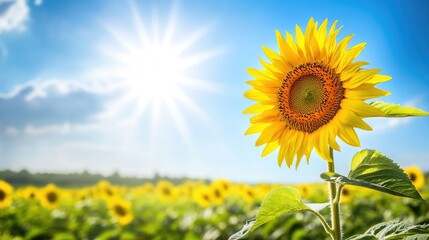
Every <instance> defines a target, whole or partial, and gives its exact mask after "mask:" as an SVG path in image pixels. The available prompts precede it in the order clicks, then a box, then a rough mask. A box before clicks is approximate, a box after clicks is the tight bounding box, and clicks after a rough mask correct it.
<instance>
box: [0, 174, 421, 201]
mask: <svg viewBox="0 0 429 240" xmlns="http://www.w3.org/2000/svg"><path fill="white" fill-rule="evenodd" d="M416 179H417V176H416V174H414V173H410V180H411V181H412V182H415V181H416ZM0 199H1V198H0Z"/></svg>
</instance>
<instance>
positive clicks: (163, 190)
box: [162, 188, 171, 196]
mask: <svg viewBox="0 0 429 240" xmlns="http://www.w3.org/2000/svg"><path fill="white" fill-rule="evenodd" d="M162 193H163V194H164V195H166V196H170V194H171V191H170V189H168V188H163V189H162Z"/></svg>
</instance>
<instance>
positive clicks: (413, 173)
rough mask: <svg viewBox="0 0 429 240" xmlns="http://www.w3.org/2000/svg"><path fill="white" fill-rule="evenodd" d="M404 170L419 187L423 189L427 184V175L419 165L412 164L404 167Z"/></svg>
mask: <svg viewBox="0 0 429 240" xmlns="http://www.w3.org/2000/svg"><path fill="white" fill-rule="evenodd" d="M404 172H405V173H406V174H407V175H408V177H409V178H410V180H411V182H413V184H414V186H415V187H416V188H417V189H421V188H422V187H423V186H424V185H425V175H424V174H423V172H422V170H420V168H419V167H417V166H415V165H412V166H410V167H408V168H405V169H404Z"/></svg>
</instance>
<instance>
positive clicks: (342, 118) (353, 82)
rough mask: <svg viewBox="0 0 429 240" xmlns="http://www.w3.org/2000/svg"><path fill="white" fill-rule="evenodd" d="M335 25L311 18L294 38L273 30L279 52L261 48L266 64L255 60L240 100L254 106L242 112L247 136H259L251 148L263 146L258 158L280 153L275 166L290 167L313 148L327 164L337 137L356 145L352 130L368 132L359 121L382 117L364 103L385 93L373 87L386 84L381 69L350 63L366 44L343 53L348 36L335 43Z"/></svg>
mask: <svg viewBox="0 0 429 240" xmlns="http://www.w3.org/2000/svg"><path fill="white" fill-rule="evenodd" d="M336 25H337V21H335V22H334V23H333V24H332V26H331V27H330V28H329V30H328V20H327V19H325V20H324V21H323V22H322V23H321V24H320V25H318V22H315V21H314V20H313V18H311V19H310V20H309V22H308V25H307V27H306V29H305V33H303V31H302V30H301V28H300V27H299V26H298V25H297V26H296V37H295V39H294V38H293V36H292V35H291V34H290V33H289V32H286V36H283V35H282V34H281V33H280V32H279V31H276V36H277V42H278V45H279V49H280V52H279V53H277V52H275V51H273V50H271V49H269V48H266V47H263V51H264V53H265V54H266V55H267V57H268V60H269V62H266V61H264V60H262V59H260V62H261V64H262V66H263V69H262V70H258V69H253V68H250V69H248V73H249V74H250V75H251V76H252V77H254V79H253V80H250V81H247V83H248V84H250V85H251V87H252V89H250V90H248V91H246V93H245V94H244V96H245V97H247V98H249V99H251V100H253V101H256V104H254V105H252V106H250V107H249V108H247V109H246V110H244V113H245V114H255V115H254V116H252V117H251V118H250V123H251V126H250V127H249V128H248V129H247V131H246V133H245V134H246V135H247V134H255V133H260V136H259V138H258V139H257V141H256V146H260V145H264V144H265V148H264V149H263V151H262V156H266V155H268V154H270V153H272V152H273V151H274V150H276V149H277V148H279V151H278V157H277V160H278V164H279V166H281V164H282V163H283V161H285V162H286V164H287V166H288V167H290V166H291V165H292V163H293V161H294V159H296V167H298V165H299V163H300V161H301V159H302V158H303V156H304V155H305V156H306V159H307V162H308V161H309V158H310V154H311V152H312V151H313V149H316V152H317V153H318V154H319V155H320V156H321V157H322V158H323V159H325V160H327V161H332V158H331V156H330V152H329V149H330V148H332V149H334V150H336V151H340V147H339V145H338V143H337V142H336V137H337V136H338V137H339V138H340V139H341V140H342V141H343V142H345V143H347V144H349V145H351V146H356V147H358V146H360V142H359V138H358V136H357V134H356V132H355V129H354V128H360V129H363V130H372V129H371V127H370V126H369V125H368V124H367V123H365V122H364V121H363V120H362V118H365V117H380V116H385V115H384V113H383V112H382V111H381V110H379V109H377V108H375V107H373V106H371V105H369V104H367V103H365V102H364V101H365V100H367V99H371V98H377V97H381V96H386V95H388V94H389V93H388V92H386V91H383V90H380V89H377V88H376V87H375V85H376V84H377V83H380V82H385V81H387V80H390V78H391V77H390V76H386V75H379V74H378V73H379V71H380V69H363V68H362V67H363V66H365V65H367V63H366V62H361V61H355V58H356V57H357V56H358V55H359V54H360V52H361V51H362V50H363V49H364V47H365V43H360V44H357V45H355V46H353V47H351V48H348V44H349V42H350V40H351V39H352V37H353V35H348V36H346V37H345V38H344V39H342V40H341V41H339V42H338V43H337V39H336V38H337V35H338V33H339V31H340V29H341V27H340V28H336Z"/></svg>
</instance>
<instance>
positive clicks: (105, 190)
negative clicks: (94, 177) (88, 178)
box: [96, 180, 116, 199]
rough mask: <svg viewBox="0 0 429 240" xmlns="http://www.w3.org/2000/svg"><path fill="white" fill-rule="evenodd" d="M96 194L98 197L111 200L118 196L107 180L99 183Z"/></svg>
mask: <svg viewBox="0 0 429 240" xmlns="http://www.w3.org/2000/svg"><path fill="white" fill-rule="evenodd" d="M96 192H97V195H98V197H100V198H102V199H109V198H112V197H114V196H115V195H116V192H115V189H114V187H113V186H112V185H111V184H110V182H109V181H107V180H101V181H99V182H98V183H97V185H96Z"/></svg>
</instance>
